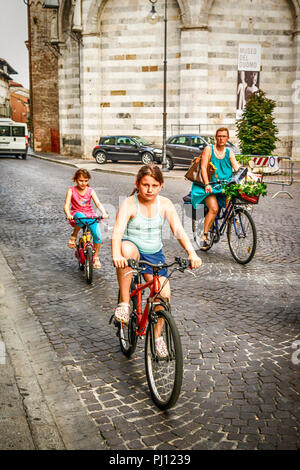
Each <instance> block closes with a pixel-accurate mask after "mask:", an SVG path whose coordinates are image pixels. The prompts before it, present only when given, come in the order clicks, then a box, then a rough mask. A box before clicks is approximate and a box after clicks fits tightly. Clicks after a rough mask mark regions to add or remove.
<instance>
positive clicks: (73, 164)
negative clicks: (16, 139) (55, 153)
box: [28, 153, 77, 168]
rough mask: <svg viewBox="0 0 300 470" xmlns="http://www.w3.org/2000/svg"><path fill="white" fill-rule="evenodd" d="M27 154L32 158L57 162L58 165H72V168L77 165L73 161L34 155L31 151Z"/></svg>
mask: <svg viewBox="0 0 300 470" xmlns="http://www.w3.org/2000/svg"><path fill="white" fill-rule="evenodd" d="M28 155H29V156H30V157H33V158H39V159H40V160H46V161H48V162H53V163H59V164H60V165H66V166H72V167H74V168H77V165H75V163H71V162H70V163H69V162H66V161H60V160H56V159H55V158H50V157H44V156H42V155H35V154H33V153H28Z"/></svg>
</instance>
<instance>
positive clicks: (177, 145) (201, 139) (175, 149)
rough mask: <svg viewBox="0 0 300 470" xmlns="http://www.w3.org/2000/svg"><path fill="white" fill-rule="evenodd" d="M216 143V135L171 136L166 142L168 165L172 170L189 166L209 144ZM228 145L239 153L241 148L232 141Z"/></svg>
mask: <svg viewBox="0 0 300 470" xmlns="http://www.w3.org/2000/svg"><path fill="white" fill-rule="evenodd" d="M215 143H216V141H215V138H214V136H208V135H199V134H178V135H173V136H172V137H169V139H168V140H167V144H166V158H167V167H168V169H169V170H171V169H172V168H173V167H174V166H175V165H176V166H185V167H189V166H190V163H191V161H192V160H193V158H194V157H197V156H198V155H199V154H200V153H201V152H202V151H203V150H204V148H205V147H206V146H207V145H214V144H215ZM226 147H229V148H230V149H232V150H233V152H234V153H239V149H238V148H237V147H235V146H234V145H233V144H232V143H231V142H230V141H228V142H227V144H226Z"/></svg>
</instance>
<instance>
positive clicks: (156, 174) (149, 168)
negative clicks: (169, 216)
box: [130, 163, 164, 196]
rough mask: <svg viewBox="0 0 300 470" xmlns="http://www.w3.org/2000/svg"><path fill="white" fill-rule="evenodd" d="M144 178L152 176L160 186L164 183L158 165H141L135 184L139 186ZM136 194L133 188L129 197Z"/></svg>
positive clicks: (135, 189) (136, 190)
mask: <svg viewBox="0 0 300 470" xmlns="http://www.w3.org/2000/svg"><path fill="white" fill-rule="evenodd" d="M144 176H152V178H154V179H155V180H156V181H158V182H159V183H160V184H163V182H164V177H163V174H162V172H161V169H160V168H159V166H158V165H155V164H153V163H149V164H148V165H143V166H141V168H140V169H139V171H138V174H137V175H136V183H137V184H139V183H140V182H141V180H142V178H144ZM136 192H138V189H137V188H134V190H133V191H132V193H131V194H130V196H132V195H133V194H135V193H136Z"/></svg>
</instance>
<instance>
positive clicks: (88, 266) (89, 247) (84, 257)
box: [74, 216, 101, 284]
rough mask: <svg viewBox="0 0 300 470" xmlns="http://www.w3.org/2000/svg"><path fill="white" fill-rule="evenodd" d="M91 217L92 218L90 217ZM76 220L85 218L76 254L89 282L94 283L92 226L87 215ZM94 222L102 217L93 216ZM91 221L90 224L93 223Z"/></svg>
mask: <svg viewBox="0 0 300 470" xmlns="http://www.w3.org/2000/svg"><path fill="white" fill-rule="evenodd" d="M89 219H90V218H89ZM74 220H75V222H76V221H77V220H84V221H85V222H83V227H82V235H81V237H80V238H79V240H78V243H77V244H76V249H75V256H76V258H77V259H78V264H79V269H80V270H81V271H83V270H84V271H85V277H86V280H87V283H88V284H92V282H93V275H94V268H93V264H94V253H95V250H94V243H93V242H92V234H91V230H90V226H89V224H88V223H86V220H87V217H76V218H74ZM92 220H93V221H92V222H91V223H92V224H95V223H96V222H99V221H100V220H101V217H100V216H99V217H93V218H92ZM91 223H90V225H91Z"/></svg>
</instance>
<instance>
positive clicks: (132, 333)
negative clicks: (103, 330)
mask: <svg viewBox="0 0 300 470" xmlns="http://www.w3.org/2000/svg"><path fill="white" fill-rule="evenodd" d="M135 288H136V285H135V283H134V281H133V280H132V281H131V286H130V292H132V291H134V290H135ZM119 301H120V291H119V296H118V302H119ZM136 308H137V298H136V296H133V297H132V298H131V299H130V313H129V315H130V316H129V322H128V326H125V325H124V324H123V323H119V325H118V329H119V330H118V336H119V340H120V347H121V351H122V353H123V354H124V355H125V356H126V357H130V356H131V355H132V354H133V353H134V351H135V349H136V344H137V335H136V329H137V317H136V315H135V312H136Z"/></svg>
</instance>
